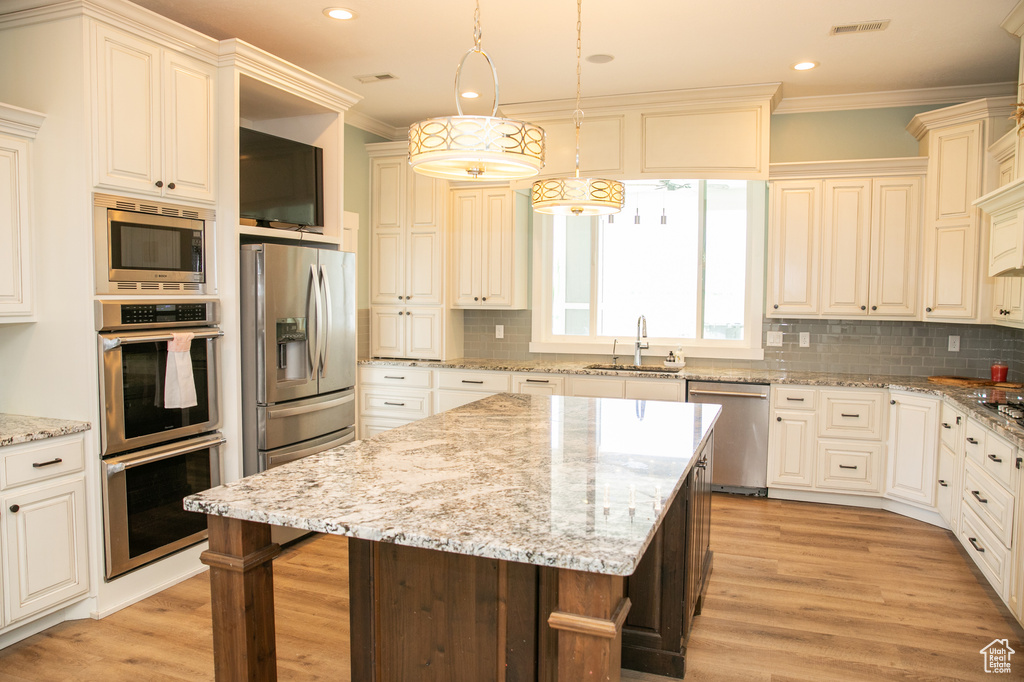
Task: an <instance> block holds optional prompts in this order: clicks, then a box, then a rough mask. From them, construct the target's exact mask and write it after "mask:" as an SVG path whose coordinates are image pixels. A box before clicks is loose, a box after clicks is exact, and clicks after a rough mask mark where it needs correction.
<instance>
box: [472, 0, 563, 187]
mask: <svg viewBox="0 0 1024 682" xmlns="http://www.w3.org/2000/svg"><path fill="white" fill-rule="evenodd" d="M479 2H480V0H477V4H478V5H479ZM582 45H583V0H576V111H574V112H572V122H573V123H574V124H575V125H576V178H577V179H578V178H579V177H580V125H582V123H583V110H582V109H581V108H580V72H581V67H580V57H581V56H582V54H583V52H582Z"/></svg>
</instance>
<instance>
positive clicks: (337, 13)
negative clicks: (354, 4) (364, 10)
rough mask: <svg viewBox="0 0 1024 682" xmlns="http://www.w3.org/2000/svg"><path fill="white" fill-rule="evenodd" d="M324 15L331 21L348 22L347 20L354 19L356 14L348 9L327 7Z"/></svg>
mask: <svg viewBox="0 0 1024 682" xmlns="http://www.w3.org/2000/svg"><path fill="white" fill-rule="evenodd" d="M324 14H326V15H327V16H329V17H330V18H331V19H338V20H340V21H348V20H349V19H355V18H356V13H355V12H353V11H352V10H350V9H345V8H344V7H328V8H327V9H325V10H324Z"/></svg>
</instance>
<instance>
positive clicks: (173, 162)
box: [93, 23, 217, 202]
mask: <svg viewBox="0 0 1024 682" xmlns="http://www.w3.org/2000/svg"><path fill="white" fill-rule="evenodd" d="M93 45H94V63H93V68H94V78H93V83H94V87H95V88H96V89H95V96H94V98H93V107H94V110H93V126H94V137H93V144H94V160H93V169H94V178H93V180H94V184H95V185H96V186H97V187H103V188H110V189H118V190H124V191H129V192H136V193H140V194H150V195H154V196H162V197H167V198H181V199H188V200H192V201H206V202H213V201H214V198H215V197H214V176H215V171H214V168H215V159H216V154H215V149H216V143H215V140H214V130H215V126H214V82H215V80H216V72H217V70H216V67H214V66H213V65H212V64H208V63H206V62H202V61H200V60H198V59H195V58H192V57H190V56H187V55H185V54H182V53H179V52H175V51H172V50H169V49H166V48H164V47H161V46H160V45H158V44H156V43H152V42H149V41H147V40H143V39H140V38H137V37H135V36H133V35H130V34H128V33H126V32H123V31H120V30H118V29H115V28H113V27H110V26H107V25H104V24H99V23H95V24H93Z"/></svg>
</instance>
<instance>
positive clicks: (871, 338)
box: [464, 310, 1024, 381]
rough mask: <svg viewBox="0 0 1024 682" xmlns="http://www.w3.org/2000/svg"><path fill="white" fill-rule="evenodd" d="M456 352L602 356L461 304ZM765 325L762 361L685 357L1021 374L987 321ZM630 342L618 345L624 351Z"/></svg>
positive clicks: (1015, 344) (1004, 336) (507, 314)
mask: <svg viewBox="0 0 1024 682" xmlns="http://www.w3.org/2000/svg"><path fill="white" fill-rule="evenodd" d="M464 314H465V317H464V322H465V338H466V345H465V350H464V355H465V357H467V358H497V359H503V360H505V359H507V360H529V359H550V360H555V361H557V360H566V361H577V360H579V361H604V362H606V361H608V359H609V358H608V356H606V355H574V354H551V353H531V352H530V350H529V348H530V330H531V321H532V312H531V311H529V310H510V311H495V310H467V311H465V313H464ZM498 324H501V325H504V327H505V338H503V339H496V338H494V326H495V325H498ZM769 331H774V332H782V346H781V347H769V346H767V345H765V346H764V360H758V361H752V360H711V359H706V358H687V360H686V363H687V365H688V366H691V367H711V368H714V367H722V368H725V367H751V368H756V369H774V370H798V371H812V372H822V371H827V372H841V373H856V374H890V375H891V374H896V375H910V376H931V375H942V374H949V375H958V376H973V377H986V378H987V377H988V376H989V367H990V366H991V364H992V363H993V362H994V361H995V360H1003V361H1005V362H1006V363H1007V364H1008V365H1009V367H1010V371H1009V378H1010V380H1017V381H1020V380H1022V379H1024V331H1021V330H1017V329H1009V328H1005V327H997V326H993V325H974V324H941V323H934V322H893V321H886V320H795V319H771V320H769V319H765V320H764V321H763V323H762V325H761V336H762V340H764V338H765V335H766V334H767V332H769ZM800 332H808V333H809V334H810V347H808V348H801V347H800ZM951 335H955V336H959V337H960V350H959V351H958V352H952V351H949V350H947V348H948V345H949V337H950V336H951ZM631 348H632V346H631V345H629V342H628V340H627V344H626V347H625V348H624V349H623V350H624V353H623V355H625V356H626V357H627V358H628V356H629V353H630V352H631Z"/></svg>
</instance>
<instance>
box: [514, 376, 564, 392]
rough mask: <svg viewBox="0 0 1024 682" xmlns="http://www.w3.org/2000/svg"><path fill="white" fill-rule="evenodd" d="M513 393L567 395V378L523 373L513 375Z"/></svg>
mask: <svg viewBox="0 0 1024 682" xmlns="http://www.w3.org/2000/svg"><path fill="white" fill-rule="evenodd" d="M512 392H513V393H529V394H531V395H565V377H564V376H562V375H558V374H534V373H532V372H523V373H521V374H513V375H512Z"/></svg>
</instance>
